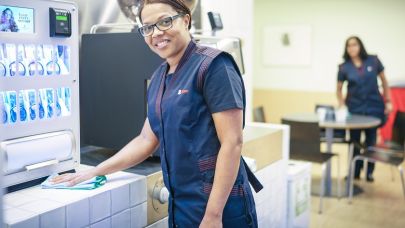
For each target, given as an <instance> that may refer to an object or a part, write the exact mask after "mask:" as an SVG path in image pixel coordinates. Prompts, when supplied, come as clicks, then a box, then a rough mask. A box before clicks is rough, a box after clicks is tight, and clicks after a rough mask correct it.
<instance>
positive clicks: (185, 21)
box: [183, 14, 191, 30]
mask: <svg viewBox="0 0 405 228" xmlns="http://www.w3.org/2000/svg"><path fill="white" fill-rule="evenodd" d="M190 19H191V18H190V15H189V14H186V15H184V20H183V21H184V25H185V26H186V29H187V30H188V27H189V24H190V22H191V20H190Z"/></svg>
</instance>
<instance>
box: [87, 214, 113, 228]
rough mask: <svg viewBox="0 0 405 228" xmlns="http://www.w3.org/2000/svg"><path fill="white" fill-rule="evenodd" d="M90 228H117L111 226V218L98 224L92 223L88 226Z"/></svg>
mask: <svg viewBox="0 0 405 228" xmlns="http://www.w3.org/2000/svg"><path fill="white" fill-rule="evenodd" d="M90 228H118V227H112V226H111V217H109V218H107V219H104V220H102V221H100V222H97V223H94V224H92V225H91V226H90Z"/></svg>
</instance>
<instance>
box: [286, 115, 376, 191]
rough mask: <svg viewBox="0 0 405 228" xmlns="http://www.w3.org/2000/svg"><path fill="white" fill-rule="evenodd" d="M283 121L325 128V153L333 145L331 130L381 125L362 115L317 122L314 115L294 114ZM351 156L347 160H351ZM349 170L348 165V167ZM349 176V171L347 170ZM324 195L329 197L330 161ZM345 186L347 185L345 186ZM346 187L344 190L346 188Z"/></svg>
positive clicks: (330, 181)
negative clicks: (311, 124)
mask: <svg viewBox="0 0 405 228" xmlns="http://www.w3.org/2000/svg"><path fill="white" fill-rule="evenodd" d="M283 119H284V120H290V121H298V122H318V123H319V127H321V128H325V139H326V145H327V151H332V144H333V130H334V129H345V130H351V129H367V128H374V127H378V126H379V125H380V124H381V120H380V119H378V118H376V117H372V116H363V115H350V116H349V117H348V118H347V119H346V120H345V121H334V120H327V121H319V118H318V115H317V114H316V113H294V114H289V115H286V116H283ZM351 156H352V155H351V154H349V157H348V159H349V160H351ZM349 164H350V163H349ZM348 169H350V165H349V166H348ZM348 173H349V174H350V170H348ZM325 185H326V186H325V195H331V186H332V177H331V162H330V160H329V161H328V163H327V164H326V181H325ZM346 185H347V186H348V185H349V183H347V184H346ZM347 186H346V188H347Z"/></svg>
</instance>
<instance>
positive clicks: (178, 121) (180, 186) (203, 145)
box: [148, 41, 257, 228]
mask: <svg viewBox="0 0 405 228" xmlns="http://www.w3.org/2000/svg"><path fill="white" fill-rule="evenodd" d="M202 50H203V49H202V48H201V47H199V46H197V45H196V44H195V43H194V42H193V41H192V42H190V44H189V46H188V48H187V50H186V52H185V54H184V56H183V57H182V59H181V60H180V63H179V65H178V66H177V68H176V71H175V72H174V73H173V74H167V73H166V72H168V65H167V63H164V64H162V65H161V66H160V67H159V68H158V69H157V70H156V71H155V73H154V75H153V77H152V80H151V83H150V86H149V89H148V119H149V122H150V125H151V128H152V131H153V132H154V133H155V135H156V137H157V138H158V140H159V152H160V158H161V164H162V173H163V180H164V183H165V186H166V187H167V188H168V190H169V192H170V198H169V210H168V211H169V227H176V226H179V227H198V226H199V224H200V222H201V220H202V218H203V216H204V214H205V209H206V206H207V202H208V197H209V194H210V192H211V190H212V186H213V181H214V175H215V166H216V160H217V155H218V152H219V150H220V147H221V144H220V142H219V139H218V135H217V132H216V129H215V124H214V121H213V118H212V114H213V113H217V112H222V111H226V110H230V109H241V110H242V109H244V99H245V94H244V84H243V80H242V77H241V75H240V73H239V71H238V70H237V69H236V68H235V67H236V64H235V62H234V60H233V59H232V58H231V56H230V55H229V54H224V53H222V54H219V55H218V56H216V57H215V58H214V60H213V61H212V62H211V64H210V65H209V66H207V67H208V68H207V69H208V70H207V71H206V72H207V73H206V74H205V77H204V80H203V82H202V83H203V86H202V87H199V86H198V85H199V83H201V80H199V77H198V75H199V72H200V71H201V65H202V62H203V60H204V58H205V57H206V55H204V54H203V51H202ZM205 50H206V49H205ZM209 50H212V49H209ZM209 50H208V51H209ZM213 52H215V51H213ZM204 53H205V52H204ZM240 127H241V128H242V127H243V126H242V124H241V126H240ZM234 218H237V220H235V219H234ZM235 224H237V225H239V227H256V226H255V225H253V226H252V224H257V218H256V211H255V206H254V199H253V195H252V192H251V189H250V185H249V182H248V178H247V174H246V170H245V167H244V165H243V162H242V161H241V162H240V167H239V170H238V175H237V178H236V181H235V184H234V186H233V188H232V191H231V193H230V196H229V198H228V201H227V203H226V205H225V208H224V211H223V225H224V228H225V227H236V226H235ZM244 224H246V225H244ZM248 224H250V225H248Z"/></svg>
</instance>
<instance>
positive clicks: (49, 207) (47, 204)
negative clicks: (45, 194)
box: [19, 199, 66, 228]
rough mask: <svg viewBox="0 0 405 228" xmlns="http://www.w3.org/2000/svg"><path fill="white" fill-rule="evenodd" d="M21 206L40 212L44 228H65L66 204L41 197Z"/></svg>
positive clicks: (40, 220)
mask: <svg viewBox="0 0 405 228" xmlns="http://www.w3.org/2000/svg"><path fill="white" fill-rule="evenodd" d="M19 208H20V209H23V210H27V211H31V212H34V213H37V214H39V223H40V227H42V228H48V227H49V228H57V227H63V228H65V220H66V217H65V206H64V205H63V204H62V203H59V202H55V201H51V200H46V199H40V200H37V201H34V202H31V203H28V204H24V205H22V206H20V207H19Z"/></svg>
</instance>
